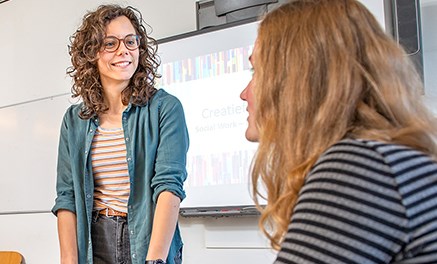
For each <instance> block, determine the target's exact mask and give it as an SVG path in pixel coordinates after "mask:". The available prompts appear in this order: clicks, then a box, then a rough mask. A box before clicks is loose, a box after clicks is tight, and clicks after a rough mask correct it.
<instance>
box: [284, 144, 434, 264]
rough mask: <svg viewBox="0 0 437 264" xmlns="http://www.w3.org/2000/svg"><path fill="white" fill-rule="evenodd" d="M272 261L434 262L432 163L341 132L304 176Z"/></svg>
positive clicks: (419, 155)
mask: <svg viewBox="0 0 437 264" xmlns="http://www.w3.org/2000/svg"><path fill="white" fill-rule="evenodd" d="M288 228H289V229H288V232H287V234H286V236H285V238H284V241H283V243H282V245H281V246H282V248H281V250H280V252H279V254H278V257H277V260H276V262H275V263H276V264H279V263H298V264H306V263H329V264H336V263H359V264H367V263H415V264H417V263H437V164H436V162H435V161H433V160H432V159H431V158H430V157H429V156H427V155H425V154H424V153H422V152H420V151H417V150H413V149H411V148H409V147H406V146H402V145H395V144H386V143H381V142H376V141H365V140H352V139H345V140H342V141H340V142H338V143H337V144H335V145H334V146H332V147H331V148H329V149H328V150H327V151H326V152H325V153H324V154H323V155H322V156H321V157H320V158H319V160H318V161H317V163H316V164H315V165H314V167H313V169H312V170H311V172H310V174H309V175H308V176H307V178H306V182H305V184H304V186H303V188H302V190H301V191H300V193H299V198H298V201H297V204H296V207H295V209H294V213H293V216H292V218H291V222H290V225H289V227H288Z"/></svg>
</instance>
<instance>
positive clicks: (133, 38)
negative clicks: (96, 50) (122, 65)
mask: <svg viewBox="0 0 437 264" xmlns="http://www.w3.org/2000/svg"><path fill="white" fill-rule="evenodd" d="M121 41H123V43H124V46H126V48H127V49H128V50H136V49H138V47H139V46H140V37H139V36H137V35H134V34H129V35H127V36H126V37H124V38H122V39H119V38H116V37H113V36H110V37H106V38H105V39H104V40H103V49H104V50H105V51H107V52H114V51H116V50H118V48H119V47H120V43H121Z"/></svg>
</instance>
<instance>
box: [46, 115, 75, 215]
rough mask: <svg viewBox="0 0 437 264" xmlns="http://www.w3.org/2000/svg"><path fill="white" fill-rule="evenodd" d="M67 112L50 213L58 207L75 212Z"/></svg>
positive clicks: (59, 149)
mask: <svg viewBox="0 0 437 264" xmlns="http://www.w3.org/2000/svg"><path fill="white" fill-rule="evenodd" d="M68 129H69V127H68V112H67V113H66V114H65V116H64V118H63V121H62V125H61V134H60V139H59V147H58V164H57V181H56V193H57V197H56V200H55V205H54V206H53V208H52V213H53V214H55V215H56V214H57V212H58V210H59V209H66V210H69V211H71V212H73V213H76V208H75V202H74V184H73V177H72V168H71V162H70V149H69V144H68Z"/></svg>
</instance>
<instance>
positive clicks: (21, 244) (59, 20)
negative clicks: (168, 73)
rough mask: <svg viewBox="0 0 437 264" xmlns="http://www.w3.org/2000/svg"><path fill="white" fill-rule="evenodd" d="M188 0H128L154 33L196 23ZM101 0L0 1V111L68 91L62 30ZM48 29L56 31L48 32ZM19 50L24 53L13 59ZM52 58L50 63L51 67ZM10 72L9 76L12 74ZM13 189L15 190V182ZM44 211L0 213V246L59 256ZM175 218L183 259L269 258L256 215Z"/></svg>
mask: <svg viewBox="0 0 437 264" xmlns="http://www.w3.org/2000/svg"><path fill="white" fill-rule="evenodd" d="M372 1H373V0H372ZM114 2H120V3H124V2H127V1H114ZM194 2H195V0H177V1H171V0H156V1H145V0H141V1H140V0H135V1H129V3H130V4H131V5H133V6H136V7H138V8H139V9H140V10H141V12H142V13H143V15H144V17H145V20H146V21H147V22H148V23H149V24H151V25H152V26H153V28H154V32H153V33H152V36H154V37H155V38H163V37H167V36H171V35H175V34H180V33H184V32H188V31H192V30H194V29H195V10H194ZM100 3H104V2H103V1H87V0H75V1H71V0H69V1H65V0H38V1H35V0H12V1H8V2H6V3H4V4H0V35H1V36H2V38H1V40H2V41H1V42H0V50H2V62H3V63H1V64H0V93H1V95H2V96H1V97H0V110H1V109H2V108H8V109H13V108H14V107H15V105H16V104H17V105H20V104H23V103H24V102H27V101H32V100H37V99H41V98H44V97H51V96H56V95H59V94H66V93H68V92H69V89H70V81H69V79H68V78H66V76H65V68H66V67H67V66H68V65H69V62H68V55H67V49H66V45H67V43H68V42H67V41H68V36H69V35H70V34H71V33H72V32H73V31H74V30H75V29H76V27H77V26H78V23H79V21H80V19H81V17H82V15H83V13H84V11H85V10H86V9H93V8H94V7H95V6H97V5H98V4H100ZM37 10H38V12H37ZM421 10H422V21H423V25H422V29H423V47H424V66H425V84H426V90H425V97H424V98H425V100H426V102H427V104H428V105H429V106H430V108H431V109H432V110H433V111H435V112H436V113H437V103H436V102H437V32H436V30H435V25H437V0H422V8H421ZM53 35H56V36H57V37H56V38H50V37H51V36H53ZM43 39H45V40H43ZM48 41H52V42H55V43H52V44H53V45H52V46H50V49H47V47H49V44H47V43H48ZM30 44H31V45H32V46H30ZM23 54H24V57H26V58H27V60H26V61H17V60H16V59H17V58H22V57H23ZM51 65H56V67H53V68H50V66H51ZM11 75H13V76H15V77H14V78H12V79H11V78H10V76H11ZM0 121H2V120H0ZM0 125H1V122H0ZM55 134H56V135H54V137H57V135H58V134H57V132H55ZM0 136H1V137H7V136H8V135H4V134H2V130H1V126H0ZM56 140H57V139H56ZM16 144H19V142H16ZM3 158H4V157H1V160H2V163H1V165H2V167H6V166H8V165H9V164H6V163H4V159H3ZM17 158H19V157H17ZM46 162H47V164H48V167H50V166H51V167H53V166H54V163H55V160H47V161H46ZM25 165H26V164H23V166H25ZM48 173H53V177H55V175H54V171H50V172H48ZM7 177H20V175H15V174H14V175H5V174H1V176H0V185H3V184H5V183H6V182H7V181H6V179H7ZM53 189H54V186H52V185H48V186H47V191H48V192H51V191H53ZM16 191H17V192H20V191H21V189H17V190H16ZM21 195H22V196H23V198H24V199H29V200H30V199H32V197H26V192H25V191H24V192H23V191H21ZM9 202H10V201H8V202H7V203H9ZM12 202H13V201H12ZM2 203H3V205H5V203H6V201H0V209H1V207H2ZM48 210H50V208H47V209H46V210H42V211H40V212H33V213H32V212H30V213H19V212H13V213H10V214H3V215H2V214H0V250H16V251H20V252H21V253H22V254H23V255H24V256H25V258H26V260H27V262H28V263H31V264H46V263H59V256H58V252H59V248H58V243H57V235H56V218H55V217H54V216H52V215H51V214H50V213H48ZM180 225H181V229H182V235H183V239H184V242H185V249H184V259H185V261H184V263H186V264H195V263H196V264H197V263H208V264H215V263H217V264H218V263H220V264H221V263H253V264H257V263H259V264H261V263H271V262H272V261H273V259H274V252H273V251H271V250H270V249H269V247H268V244H267V242H266V241H265V239H264V238H263V237H262V235H261V234H260V233H259V231H258V226H257V219H256V218H254V217H243V218H220V219H211V218H193V219H189V218H182V219H180Z"/></svg>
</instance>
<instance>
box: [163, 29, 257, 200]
mask: <svg viewBox="0 0 437 264" xmlns="http://www.w3.org/2000/svg"><path fill="white" fill-rule="evenodd" d="M257 27H258V24H257V23H256V22H254V23H248V24H244V25H240V26H235V27H231V28H225V29H220V30H217V31H212V32H208V33H202V34H197V35H190V36H185V37H182V38H179V39H178V38H176V39H174V40H171V41H168V42H164V43H160V44H159V49H158V53H159V56H160V57H161V66H160V73H161V74H162V78H161V79H160V80H159V83H158V87H159V88H162V89H164V90H166V91H167V92H169V93H171V94H173V95H175V96H176V97H177V98H179V100H180V101H181V102H182V105H183V107H184V111H185V116H186V120H187V126H188V131H189V135H190V149H189V151H188V159H187V171H188V178H187V181H186V183H185V189H186V193H187V198H186V199H185V200H184V201H183V202H182V205H181V207H183V208H191V207H226V206H240V205H243V206H251V205H253V201H252V199H251V194H250V176H249V171H250V166H251V162H252V158H253V156H254V154H255V151H256V148H257V144H256V143H251V142H248V141H247V140H246V138H245V136H244V134H245V131H246V128H247V116H248V114H247V111H246V107H247V104H246V102H244V101H242V100H241V99H240V93H241V91H242V90H243V89H244V88H245V87H246V85H247V83H248V82H249V80H250V78H251V73H250V68H251V65H250V63H249V56H250V54H251V53H252V50H253V43H254V41H255V38H256V31H257Z"/></svg>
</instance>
